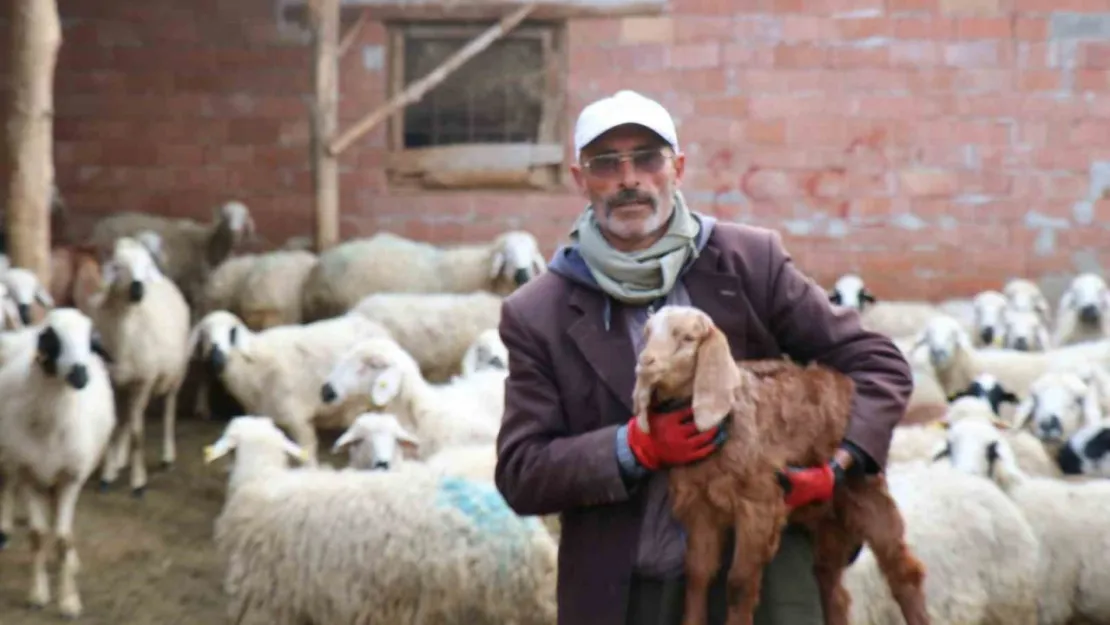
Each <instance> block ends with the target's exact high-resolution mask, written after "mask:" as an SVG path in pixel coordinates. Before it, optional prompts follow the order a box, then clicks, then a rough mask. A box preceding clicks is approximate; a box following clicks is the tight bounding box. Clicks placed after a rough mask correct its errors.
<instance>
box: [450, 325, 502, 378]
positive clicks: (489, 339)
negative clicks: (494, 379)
mask: <svg viewBox="0 0 1110 625" xmlns="http://www.w3.org/2000/svg"><path fill="white" fill-rule="evenodd" d="M460 369H461V371H462V375H463V376H468V375H470V374H471V373H474V372H475V371H481V370H483V369H498V370H502V371H508V370H509V350H508V348H507V347H505V344H504V343H502V342H501V333H500V331H499V330H498V329H497V328H488V329H486V330H483V331H481V332H479V333H478V337H477V338H475V339H474V342H473V343H471V344H470V347H468V348H466V353H465V354H463V358H462V364H461V365H460Z"/></svg>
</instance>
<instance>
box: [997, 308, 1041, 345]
mask: <svg viewBox="0 0 1110 625" xmlns="http://www.w3.org/2000/svg"><path fill="white" fill-rule="evenodd" d="M1001 338H1002V340H1001V343H1002V344H1001V347H1003V348H1005V349H1013V350H1017V351H1022V352H1043V351H1045V350H1047V349H1050V348H1052V347H1053V344H1052V339H1051V337H1049V335H1048V327H1047V326H1045V324H1044V320H1043V319H1041V316H1040V315H1039V314H1037V313H1036V312H1035V311H1032V310H1018V309H1016V308H1006V309H1005V310H1004V311H1003V312H1002V337H1001Z"/></svg>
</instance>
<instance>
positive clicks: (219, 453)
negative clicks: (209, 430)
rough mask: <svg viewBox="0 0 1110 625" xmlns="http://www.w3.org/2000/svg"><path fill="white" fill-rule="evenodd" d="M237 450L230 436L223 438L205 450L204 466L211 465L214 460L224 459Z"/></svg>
mask: <svg viewBox="0 0 1110 625" xmlns="http://www.w3.org/2000/svg"><path fill="white" fill-rule="evenodd" d="M232 449H235V441H234V440H232V439H231V437H229V436H226V435H225V436H221V437H220V439H219V440H217V441H216V442H215V443H212V444H211V445H208V446H207V447H205V448H204V464H209V463H211V462H212V461H213V460H216V459H218V458H223V457H224V456H226V455H227V454H228V452H230V451H231V450H232Z"/></svg>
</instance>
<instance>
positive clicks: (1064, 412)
mask: <svg viewBox="0 0 1110 625" xmlns="http://www.w3.org/2000/svg"><path fill="white" fill-rule="evenodd" d="M1099 398H1100V395H1099V392H1098V389H1097V388H1096V387H1095V385H1093V384H1088V383H1087V382H1085V381H1084V380H1083V379H1082V378H1081V377H1079V375H1077V374H1075V373H1072V372H1070V371H1067V372H1062V371H1049V372H1046V373H1043V374H1041V376H1040V377H1038V378H1037V379H1036V380H1034V381H1033V383H1032V384H1031V385H1030V386H1029V394H1028V395H1026V397H1025V399H1023V400H1022V402H1021V403H1020V404H1018V407H1017V410H1015V411H1014V427H1017V428H1027V427H1028V428H1029V429H1030V430H1031V431H1032V432H1033V434H1034V435H1035V436H1036V437H1037V438H1039V439H1041V440H1042V441H1044V442H1046V443H1062V442H1064V441H1065V440H1067V439H1068V438H1069V437H1070V436H1071V435H1072V434H1074V433H1075V432H1076V431H1078V430H1079V429H1080V428H1081V427H1083V426H1084V425H1092V424H1096V423H1098V422H1099V421H1101V420H1102V408H1101V405H1100V402H1099Z"/></svg>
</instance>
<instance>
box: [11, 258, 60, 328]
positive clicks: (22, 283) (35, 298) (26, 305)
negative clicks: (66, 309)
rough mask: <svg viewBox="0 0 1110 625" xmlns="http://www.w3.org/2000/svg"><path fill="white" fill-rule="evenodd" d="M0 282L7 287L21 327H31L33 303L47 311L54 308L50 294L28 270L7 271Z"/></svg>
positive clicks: (14, 269)
mask: <svg viewBox="0 0 1110 625" xmlns="http://www.w3.org/2000/svg"><path fill="white" fill-rule="evenodd" d="M0 281H2V282H3V283H4V286H6V287H7V289H8V294H9V296H10V297H11V298H12V300H13V301H15V306H16V310H17V311H18V313H19V320H20V321H21V322H23V325H31V324H32V323H33V322H34V319H33V318H32V315H31V306H32V305H33V304H34V303H35V302H38V303H39V305H41V306H42V307H43V308H44V309H47V310H49V309H51V308H53V307H54V298H52V297H50V293H49V292H48V291H47V290H46V287H45V286H44V285H43V284H42V282H40V281H39V279H38V276H36V275H35V274H34V272H32V271H31V270H29V269H24V268H22V267H15V268H12V269H8V270H7V271H6V272H4V275H3V278H0Z"/></svg>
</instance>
